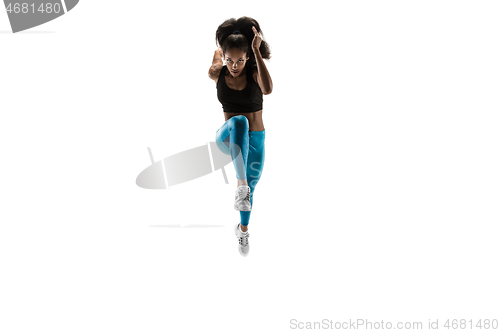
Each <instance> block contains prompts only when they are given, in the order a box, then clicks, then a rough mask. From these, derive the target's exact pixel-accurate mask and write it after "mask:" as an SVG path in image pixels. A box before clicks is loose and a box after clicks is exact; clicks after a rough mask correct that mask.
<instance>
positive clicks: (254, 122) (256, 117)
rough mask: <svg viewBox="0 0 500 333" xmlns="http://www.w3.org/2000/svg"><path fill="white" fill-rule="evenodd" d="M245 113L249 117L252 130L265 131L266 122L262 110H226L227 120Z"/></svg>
mask: <svg viewBox="0 0 500 333" xmlns="http://www.w3.org/2000/svg"><path fill="white" fill-rule="evenodd" d="M238 115H244V116H245V117H247V119H248V124H249V130H250V131H256V132H257V131H263V130H264V123H263V122H262V110H260V111H257V112H248V113H239V112H224V117H225V119H226V120H225V121H227V120H228V119H230V118H231V117H234V116H238Z"/></svg>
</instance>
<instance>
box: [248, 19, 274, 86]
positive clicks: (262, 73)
mask: <svg viewBox="0 0 500 333" xmlns="http://www.w3.org/2000/svg"><path fill="white" fill-rule="evenodd" d="M252 30H253V32H254V34H255V35H254V38H253V41H252V51H253V54H254V55H255V62H256V63H257V81H258V82H259V86H260V89H261V90H262V93H263V94H264V95H269V94H270V93H271V92H272V91H273V80H271V75H269V71H268V70H267V67H266V64H265V63H264V59H263V58H262V55H261V54H260V50H259V47H260V43H261V41H262V39H261V38H260V35H259V33H258V32H257V29H255V27H252Z"/></svg>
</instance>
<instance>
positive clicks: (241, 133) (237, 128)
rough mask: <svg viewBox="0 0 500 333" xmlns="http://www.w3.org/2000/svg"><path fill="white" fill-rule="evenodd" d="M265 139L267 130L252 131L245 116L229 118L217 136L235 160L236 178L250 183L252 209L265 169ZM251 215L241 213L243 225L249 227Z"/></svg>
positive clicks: (227, 153)
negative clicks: (254, 194) (254, 193)
mask: <svg viewBox="0 0 500 333" xmlns="http://www.w3.org/2000/svg"><path fill="white" fill-rule="evenodd" d="M265 138H266V130H262V131H250V130H249V124H248V119H247V117H245V116H243V115H238V116H234V117H231V118H229V119H228V120H227V121H226V122H225V123H224V125H222V126H221V128H219V129H218V130H217V133H216V134H215V141H216V142H217V146H218V147H219V149H220V150H221V151H222V152H223V153H224V154H226V155H231V158H232V159H233V164H234V168H235V169H236V178H238V179H246V180H247V182H248V186H249V187H250V203H251V204H252V209H253V192H254V190H255V186H256V185H257V183H258V182H259V179H260V176H261V175H262V169H263V168H264V156H265V154H264V141H265ZM240 152H241V153H240ZM250 213H251V211H249V212H243V211H240V217H241V222H240V223H241V225H245V226H246V225H248V222H249V221H250Z"/></svg>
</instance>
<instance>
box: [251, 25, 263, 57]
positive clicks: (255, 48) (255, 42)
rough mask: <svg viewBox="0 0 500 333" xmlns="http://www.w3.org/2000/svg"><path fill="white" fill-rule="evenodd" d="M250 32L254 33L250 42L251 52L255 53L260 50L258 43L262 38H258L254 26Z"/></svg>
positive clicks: (258, 35)
mask: <svg viewBox="0 0 500 333" xmlns="http://www.w3.org/2000/svg"><path fill="white" fill-rule="evenodd" d="M252 30H253V33H254V36H253V40H252V50H253V52H254V53H255V52H257V51H258V50H259V48H260V43H261V42H262V38H261V37H260V34H259V32H258V31H257V29H255V27H254V26H252Z"/></svg>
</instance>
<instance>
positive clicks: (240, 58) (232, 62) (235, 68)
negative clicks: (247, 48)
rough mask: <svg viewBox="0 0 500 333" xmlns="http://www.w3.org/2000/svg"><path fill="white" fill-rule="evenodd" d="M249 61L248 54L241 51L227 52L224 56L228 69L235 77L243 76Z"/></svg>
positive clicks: (232, 50)
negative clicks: (242, 72) (242, 73)
mask: <svg viewBox="0 0 500 333" xmlns="http://www.w3.org/2000/svg"><path fill="white" fill-rule="evenodd" d="M248 59H249V58H248V57H247V56H246V53H245V52H243V51H242V50H239V49H231V50H227V51H226V53H225V54H224V60H225V61H226V66H227V69H228V70H229V73H231V75H232V76H233V77H238V76H239V75H240V74H241V71H243V69H244V68H245V64H246V63H247V60H248Z"/></svg>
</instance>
